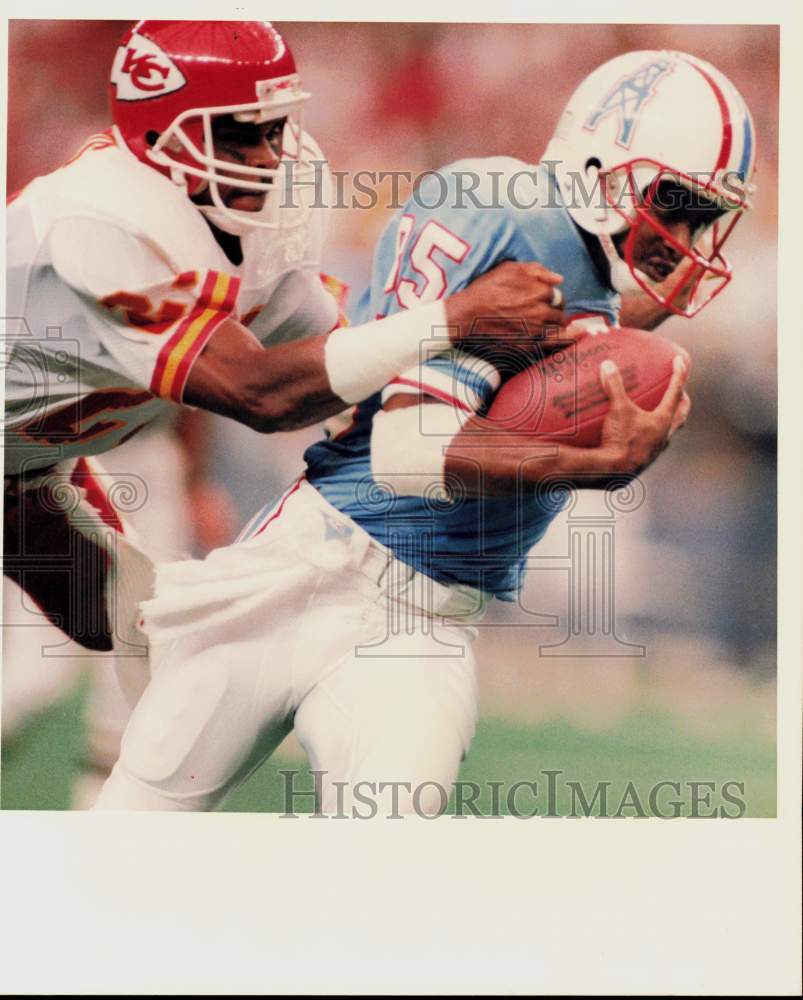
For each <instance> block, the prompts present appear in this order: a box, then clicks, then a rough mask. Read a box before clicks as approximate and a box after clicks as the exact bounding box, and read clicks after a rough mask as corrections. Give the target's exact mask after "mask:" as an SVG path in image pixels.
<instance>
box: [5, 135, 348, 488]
mask: <svg viewBox="0 0 803 1000" xmlns="http://www.w3.org/2000/svg"><path fill="white" fill-rule="evenodd" d="M305 139H306V142H307V144H309V145H312V148H313V149H316V150H317V147H315V146H314V144H312V140H310V139H309V138H308V137H305ZM322 159H323V157H322V156H321V157H320V160H321V161H322ZM313 204H314V206H317V205H319V204H320V200H318V201H315V202H314V203H313ZM327 212H328V209H326V208H322V207H312V208H310V209H309V210H308V211H307V212H306V213H305V215H304V221H303V223H302V224H301V225H297V226H294V227H287V228H286V229H285V230H282V231H276V230H267V229H261V228H254V229H252V230H250V231H249V232H248V233H247V234H246V235H245V236H243V237H242V240H241V245H242V254H243V260H242V263H241V264H239V265H234V264H232V263H231V261H230V260H229V259H228V258H227V257H226V255H225V254H224V252H223V250H222V249H221V248H220V246H219V245H218V243H217V241H216V240H215V238H214V237H213V235H212V232H211V230H210V228H209V226H208V225H207V223H206V221H205V220H204V218H203V216H202V215H201V213H200V212H199V211H198V209H197V208H196V207H195V206H194V205H193V203H192V202H191V201H190V200H189V198H188V197H187V195H186V194H185V193H184V191H183V190H182V189H181V188H179V187H178V186H177V185H175V184H174V183H173V182H172V181H171V180H169V179H168V178H166V177H164V176H162V175H161V174H159V173H158V172H157V171H155V170H153V169H151V168H150V167H148V166H146V165H145V164H143V163H141V162H140V161H139V160H137V159H136V157H134V156H133V155H132V154H131V153H130V152H129V151H128V150H127V149H126V147H125V146H124V144H123V143H122V141H121V140H118V139H116V138H115V135H114V134H113V133H112V132H110V133H101V134H99V135H97V136H93V137H92V138H91V139H90V140H89V141H88V142H87V143H86V144H85V145H84V147H83V148H82V150H80V151H79V153H78V154H77V155H76V156H75V157H73V159H72V160H71V161H69V162H68V163H67V164H66V165H65V166H63V167H61V168H60V169H58V170H56V171H55V172H54V173H52V174H48V175H47V176H44V177H40V178H37V179H36V180H34V181H33V182H32V183H31V184H29V185H28V186H27V187H26V188H25V189H23V191H22V192H21V193H20V194H19V195H18V196H17V197H16V198H15V199H14V200H13V201H12V203H11V204H10V206H9V209H8V214H7V218H8V265H7V266H8V274H7V296H8V298H7V308H6V315H7V316H9V317H13V318H12V319H7V320H6V321H5V323H6V330H5V355H6V356H5V361H6V416H5V450H6V472H7V473H17V472H20V471H22V470H23V469H25V470H29V471H30V470H34V469H41V468H46V467H48V466H51V465H53V464H55V463H56V462H58V461H61V460H62V459H66V458H73V457H77V456H81V455H92V454H98V453H100V452H104V451H108V450H109V449H110V448H113V447H115V446H116V445H118V444H120V443H122V442H123V441H124V440H126V439H127V438H129V437H130V436H131V435H132V434H134V433H135V432H136V431H137V430H139V429H140V428H141V427H143V426H144V425H145V424H147V423H149V422H150V421H151V420H153V419H154V418H155V417H157V416H158V415H159V414H160V413H161V412H163V410H164V409H165V407H167V406H168V403H169V402H175V403H181V402H182V396H183V392H184V387H185V385H186V382H187V377H188V375H189V372H190V369H191V367H192V365H193V363H194V361H195V360H196V359H197V357H198V356H199V355H200V353H201V351H202V350H203V348H204V346H205V345H206V343H207V342H208V341H209V338H210V337H211V336H212V335H213V334H214V332H215V330H216V329H217V328H218V327H219V326H220V324H221V323H222V322H223V321H225V320H226V319H228V318H229V317H232V318H234V319H237V320H239V321H240V322H242V323H245V324H246V325H249V326H250V327H251V329H252V331H253V332H254V334H255V335H256V336H257V337H258V338H259V340H260V341H261V342H262V343H264V344H275V343H281V342H284V341H287V340H292V339H298V338H301V337H304V336H310V335H316V334H321V333H325V332H327V331H328V330H331V329H332V328H333V327H334V326H336V325H337V322H338V306H337V303H336V301H335V298H334V296H333V294H330V291H334V289H332V288H331V284H330V288H329V290H327V288H326V287H325V286H324V284H323V283H322V282H321V280H320V276H319V260H320V255H321V250H322V246H323V240H324V235H325V228H326V222H327Z"/></svg>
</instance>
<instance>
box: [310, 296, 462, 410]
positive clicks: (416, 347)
mask: <svg viewBox="0 0 803 1000" xmlns="http://www.w3.org/2000/svg"><path fill="white" fill-rule="evenodd" d="M451 346H452V345H451V342H450V340H449V328H448V326H447V324H446V306H445V305H444V303H443V302H431V303H429V304H428V305H425V306H418V307H417V308H415V309H407V310H405V311H404V312H400V313H397V314H396V315H395V316H387V317H386V318H385V319H378V320H374V321H373V322H371V323H362V324H361V325H360V326H346V327H340V328H339V329H337V330H333V331H332V333H330V334H329V337H328V338H327V341H326V345H325V348H324V357H325V364H326V374H327V376H328V378H329V385H330V386H331V388H332V392H333V393H334V394H335V395H336V396H339V397H340V398H341V399H342V400H343V402H344V403H359V402H360V401H361V400H363V399H366V398H367V397H368V396H370V395H372V394H373V393H375V392H378V391H379V390H380V389H381V388H382V387H383V386H384V385H386V384H387V383H388V382H390V380H391V379H392V378H393V376H394V375H397V374H398V373H399V372H401V371H404V370H405V369H407V368H411V367H412V366H413V365H415V364H417V363H418V361H419V359H420V358H421V357H422V355H425V356H427V357H431V356H432V355H433V354H437V353H438V352H439V351H446V350H448V349H449V348H450V347H451Z"/></svg>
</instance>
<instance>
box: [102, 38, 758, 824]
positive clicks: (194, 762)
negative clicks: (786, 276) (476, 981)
mask: <svg viewBox="0 0 803 1000" xmlns="http://www.w3.org/2000/svg"><path fill="white" fill-rule="evenodd" d="M698 110H699V115H698V114H697V111H698ZM715 126H716V128H715ZM753 148H754V143H753V135H752V123H751V122H750V118H749V115H748V114H747V110H746V108H745V106H744V102H743V101H742V100H741V98H740V97H739V95H738V94H737V92H736V90H735V89H734V88H733V87H732V85H731V84H730V83H729V82H728V81H726V80H725V78H724V77H722V76H721V74H719V73H718V72H717V71H716V70H714V69H713V67H709V66H708V65H707V64H705V63H702V62H700V61H699V60H696V59H694V58H692V57H690V56H686V55H684V54H682V53H671V52H635V53H629V54H628V55H626V56H622V57H619V58H617V59H615V60H613V61H612V62H610V63H608V64H606V65H605V66H603V67H601V68H600V69H599V70H597V71H596V72H595V73H592V74H591V76H590V77H589V78H588V79H587V80H585V81H584V82H583V83H582V84H581V86H580V88H579V89H578V91H577V93H576V94H575V96H574V97H573V98H572V99H571V101H570V103H569V107H568V109H567V111H566V113H565V114H564V116H563V118H562V120H561V123H560V126H559V128H558V131H557V133H556V135H555V138H554V139H553V141H552V142H551V143H550V146H549V149H548V150H547V153H546V156H545V157H544V159H543V160H542V162H541V163H540V164H538V165H537V166H535V167H532V166H528V165H527V164H525V163H522V162H521V161H519V160H514V159H513V158H509V157H488V158H484V159H470V160H462V161H458V162H457V163H453V164H450V165H448V166H446V167H444V168H442V169H441V170H440V171H439V172H438V176H437V177H432V178H428V179H427V180H425V181H423V182H422V185H421V187H420V191H419V193H420V197H419V198H418V199H415V198H411V199H409V200H408V202H407V204H405V205H404V206H403V207H402V209H401V210H400V211H399V213H398V214H397V215H396V216H395V217H394V219H392V220H391V222H390V224H389V225H388V227H387V228H386V230H385V231H384V233H383V234H382V236H381V238H380V240H379V242H378V245H377V248H376V252H375V255H374V266H373V272H372V280H371V284H370V286H369V288H368V289H367V290H366V292H365V294H364V295H363V297H362V299H361V301H360V304H359V306H358V318H366V317H370V316H375V315H377V314H381V315H385V314H387V313H391V314H393V313H396V314H403V313H404V310H405V309H406V308H408V307H410V306H412V305H414V304H416V303H417V302H420V301H427V295H428V294H432V293H431V286H432V285H433V282H432V281H428V280H426V273H425V269H426V268H427V267H428V264H427V262H429V263H430V264H432V262H433V259H437V260H438V262H439V263H438V265H437V269H438V271H439V272H440V281H441V289H449V288H453V287H459V286H460V284H461V283H462V282H464V281H465V280H467V279H469V278H471V277H474V276H476V275H477V274H480V273H482V272H483V271H486V270H488V269H489V268H492V267H493V266H494V265H495V264H496V263H497V262H498V261H499V260H500V259H514V260H516V259H517V260H533V259H536V260H538V261H539V262H540V263H542V264H543V265H544V266H546V267H548V268H550V269H551V270H553V271H556V272H559V273H561V274H562V275H563V276H564V281H563V286H562V287H563V291H564V296H565V302H564V312H565V314H566V318H567V323H568V326H567V329H568V330H569V331H572V330H573V329H578V330H586V331H588V330H591V331H592V332H591V333H589V334H588V335H589V336H592V335H593V336H597V337H599V338H600V339H601V340H602V339H603V338H606V337H607V338H610V339H611V340H613V339H615V338H616V337H617V335H618V334H617V328H618V326H619V319H620V291H621V290H622V289H634V288H635V289H636V290H637V292H638V294H640V295H642V296H643V297H646V298H647V299H648V300H649V301H650V302H653V303H654V304H655V305H656V307H657V308H658V310H660V313H661V314H666V313H669V314H681V315H685V316H692V315H695V314H696V313H697V312H699V310H700V309H701V308H703V306H704V305H705V304H706V302H708V301H710V300H711V299H712V298H713V296H714V294H716V293H717V292H718V291H719V290H721V288H722V287H724V284H725V283H726V281H727V280H729V277H730V270H729V268H728V266H727V264H726V262H725V261H724V258H723V257H722V252H721V250H722V244H723V243H724V242H725V239H726V238H727V237H728V235H729V234H730V232H732V230H733V227H734V225H735V223H736V221H737V220H738V218H739V216H740V215H741V213H742V212H743V211H744V210H745V209H746V208H747V207H748V204H749V203H748V199H747V195H748V192H749V187H748V185H749V178H750V174H751V171H752V162H753ZM467 174H468V175H470V176H472V177H476V178H478V179H479V184H478V185H477V186H476V188H475V190H476V200H475V201H474V202H473V203H472V204H466V201H465V199H459V198H458V197H457V192H458V191H460V190H461V187H462V181H463V180H464V179H465V177H466V175H467ZM522 175H530V176H533V177H535V179H536V181H537V182H538V184H539V188H538V190H539V191H541V192H542V193H543V198H542V199H541V200H540V201H539V203H538V204H537V205H535V206H532V205H528V206H526V207H525V206H523V205H522V204H521V202H520V201H519V200H518V199H517V198H515V199H514V197H513V196H512V195H511V191H512V188H511V183H512V182H514V181H515V179H516V178H517V177H521V176H522ZM500 179H501V181H502V183H498V182H499V181H500ZM506 181H508V182H511V183H504V182H506ZM588 182H593V183H588ZM584 183H585V184H586V185H587V187H586V193H585V195H584V194H583V191H582V190H578V189H581V188H582V185H583V184H584ZM595 189H596V190H595ZM438 190H443V191H445V192H446V195H447V197H445V198H441V199H440V200H437V199H436V198H434V197H433V195H434V193H435V192H436V191H438ZM500 190H504V192H505V194H504V195H502V196H501V197H499V199H498V202H497V203H494V204H493V207H492V209H491V210H490V211H489V210H487V209H486V208H485V207H484V206H487V205H488V203H489V198H490V196H491V192H493V191H497V192H498V191H500ZM595 195H596V200H595ZM705 233H708V234H709V239H710V245H706V244H704V243H703V241H702V235H703V234H705ZM438 251H439V252H440V253H439V254H438ZM436 255H437V256H436ZM436 294H437V293H436ZM501 367H502V366H501V364H500V365H499V367H497V366H496V365H495V364H494V359H493V358H485V357H483V358H482V359H479V360H478V359H477V358H476V357H475V356H467V355H466V353H464V352H461V351H453V352H450V354H448V355H445V356H441V357H438V358H434V359H425V360H421V361H420V362H419V363H417V364H416V365H415V366H413V367H412V368H411V369H409V370H408V371H405V372H403V373H401V375H400V376H399V377H397V378H396V379H394V380H392V381H391V383H389V384H388V385H387V386H386V387H385V388H384V389H383V391H382V392H380V393H376V394H374V395H373V396H372V397H370V398H369V399H368V400H366V401H364V402H363V403H361V404H360V406H359V407H358V408H357V410H356V412H355V414H354V418H353V421H352V423H351V425H350V426H349V427H347V428H345V429H344V430H343V431H342V433H341V434H340V435H338V437H337V438H334V439H329V440H326V441H321V442H318V443H317V444H315V445H313V446H312V447H311V448H309V449H308V451H307V453H306V455H305V458H306V460H307V469H306V472H305V474H304V476H303V477H301V478H300V479H299V480H298V481H297V482H296V483H295V484H294V485H293V486H292V487H291V488H290V489H289V490H288V491H287V493H286V494H285V495H284V497H283V498H282V499H281V501H280V502H279V503H278V504H273V503H271V504H269V505H268V506H266V507H265V508H264V510H262V511H260V512H259V513H258V514H257V515H256V516H255V517H254V519H253V520H252V521H251V522H250V523H249V525H247V526H246V528H245V530H244V531H243V533H242V535H241V536H240V539H238V542H237V543H235V544H234V545H232V546H229V547H227V548H224V549H218V550H216V551H214V552H212V553H211V554H210V555H209V556H208V557H207V558H206V559H205V560H203V561H200V560H199V561H196V562H185V563H181V564H173V565H162V566H160V567H159V570H158V574H157V586H156V596H155V598H154V599H153V600H151V601H149V602H146V603H145V604H144V605H143V615H144V620H145V628H146V630H147V631H148V633H149V635H150V636H151V638H152V640H153V641H154V644H155V645H156V646H157V647H158V648H159V649H160V650H162V651H163V655H162V656H160V657H159V663H158V667H157V668H156V669H155V670H154V676H153V679H152V681H151V684H150V686H149V688H148V690H147V691H146V693H145V695H144V696H143V698H142V700H141V701H140V703H139V704H138V706H137V708H136V709H135V711H134V714H133V716H132V719H131V722H130V724H129V727H128V729H127V730H126V734H125V736H124V739H123V742H122V750H121V755H120V759H119V760H118V762H117V764H116V765H115V767H114V769H113V771H112V775H111V776H110V778H109V780H108V781H107V782H106V784H105V786H104V788H103V791H102V792H101V795H100V797H99V799H98V803H97V806H96V807H97V808H106V809H118V808H138V809H157V810H158V809H165V810H167V809H171V810H191V809H210V808H214V807H216V806H217V805H219V804H220V803H221V802H222V801H223V800H224V799H225V797H226V795H227V794H228V793H229V792H230V791H231V790H232V788H234V787H236V785H237V783H238V782H239V781H241V780H243V779H244V778H245V777H246V776H247V775H248V774H249V773H250V772H251V771H252V770H253V768H254V767H256V766H257V765H258V764H259V763H260V762H261V760H263V759H264V758H265V757H266V756H267V755H268V754H269V753H270V752H271V751H272V749H273V748H274V747H275V746H277V745H278V743H279V742H280V741H281V739H283V738H284V736H285V735H286V733H287V732H288V731H289V730H290V729H291V728H294V729H295V732H296V734H297V736H298V738H299V740H300V741H301V743H302V745H303V747H304V748H305V750H306V751H307V753H308V756H309V759H310V762H311V764H312V767H313V769H314V770H315V771H316V772H317V773H318V774H319V775H321V776H322V779H321V807H322V809H323V810H324V811H325V812H334V813H337V812H339V811H340V809H341V806H342V803H343V802H344V801H346V803H347V804H346V810H348V809H349V808H352V809H358V808H359V807H360V806H361V805H362V804H364V803H363V801H362V799H361V798H360V796H362V794H363V792H365V791H366V786H370V788H371V790H372V792H374V793H377V799H375V800H374V802H375V803H376V802H377V800H378V799H379V798H381V795H382V792H383V789H385V790H387V788H388V787H390V786H391V785H393V784H394V783H395V784H396V785H402V786H403V787H404V788H405V790H406V795H404V796H403V802H402V801H396V800H391V801H388V797H387V796H386V797H385V798H384V799H383V800H382V802H381V805H380V809H381V810H383V814H385V815H387V814H388V812H387V810H388V809H391V810H393V811H394V812H395V811H397V810H398V811H400V812H410V811H416V810H417V809H418V808H419V807H420V806H421V801H422V800H421V798H420V796H419V801H418V803H417V802H416V790H417V791H418V792H420V791H421V790H422V789H424V790H425V800H424V802H425V804H424V806H423V811H424V812H431V811H438V809H440V808H442V807H443V805H444V804H445V799H446V797H447V796H448V788H449V786H450V784H451V782H452V781H453V780H454V778H455V776H456V775H457V773H458V768H459V765H460V760H461V757H462V755H464V754H465V753H466V752H467V750H468V748H469V746H470V743H471V739H472V735H473V729H474V722H475V718H476V715H477V705H478V700H477V685H476V678H475V673H474V660H473V653H472V651H471V642H472V635H471V628H470V624H471V623H472V622H476V621H478V620H480V619H481V617H482V615H483V613H484V611H485V608H486V606H487V603H488V601H489V600H490V598H491V597H496V598H499V599H501V600H508V601H515V600H516V599H517V598H518V596H519V593H520V588H521V585H522V581H523V577H524V573H525V569H526V562H527V560H526V553H527V552H528V550H529V549H530V548H531V547H532V546H534V545H536V544H538V542H539V540H540V539H541V537H543V534H544V532H545V530H546V527H547V525H548V524H549V522H550V521H551V520H552V519H553V518H554V517H555V516H556V514H557V511H558V509H559V508H560V506H561V505H562V502H563V499H565V492H564V491H563V487H564V486H569V487H575V488H584V487H588V486H600V485H605V486H608V485H610V484H611V481H612V480H613V481H616V480H617V478H618V477H619V476H625V477H630V476H633V475H637V474H639V473H640V472H641V471H642V469H644V468H646V467H647V466H648V465H649V464H650V463H651V462H652V461H653V460H654V459H655V458H656V456H657V455H658V454H659V453H660V451H661V450H662V449H663V447H665V446H666V443H667V442H668V440H669V437H670V436H671V434H672V433H673V431H674V430H676V429H677V428H678V427H679V426H681V425H682V424H683V422H684V420H685V418H686V416H687V414H688V412H689V400H688V397H687V396H686V395H685V392H684V384H685V381H686V378H687V375H688V366H687V363H686V362H685V361H684V360H683V359H682V358H677V359H675V361H674V375H673V377H672V380H671V383H670V385H669V388H668V389H667V392H666V394H665V396H664V399H663V400H662V402H661V403H660V404H659V406H658V407H656V408H655V410H653V411H651V412H649V413H647V412H645V411H644V410H642V409H641V408H640V407H638V406H637V405H636V404H635V403H634V402H633V401H632V400H631V399H630V398H629V397H628V395H627V392H626V390H625V386H624V382H623V378H622V373H617V372H616V371H615V366H613V367H614V371H605V372H604V373H602V374H601V382H602V385H603V387H604V388H605V390H606V391H607V392H608V395H609V397H610V398H611V400H612V405H611V409H610V411H609V414H608V416H607V418H606V422H605V426H604V427H603V431H602V443H601V445H600V446H599V447H597V448H588V449H582V448H577V447H574V446H572V445H569V444H566V443H563V442H561V443H559V444H554V445H552V444H550V448H549V449H543V451H542V452H537V451H536V449H538V443H537V437H534V436H533V435H527V434H517V433H515V432H510V431H507V430H505V429H504V428H500V426H499V424H495V423H493V422H492V421H487V420H486V419H485V418H484V416H483V413H484V411H485V409H486V407H487V406H488V405H489V403H490V401H491V400H492V398H493V396H494V394H495V392H496V391H497V390H498V388H499V386H500V384H501V382H502V380H503V374H504V373H503V372H502V371H501V370H500V368H501ZM569 394H570V393H569ZM626 426H627V427H628V428H629V429H628V430H627V432H626V438H627V443H628V447H621V445H622V444H623V442H622V441H621V439H620V438H619V435H621V434H622V430H623V428H624V427H626ZM489 433H490V434H491V435H492V436H491V437H489V436H488V435H489ZM614 438H615V439H616V441H615V442H614ZM547 451H548V454H547ZM556 480H557V481H558V482H559V484H560V488H558V489H556V492H558V493H560V494H561V496H562V498H563V499H562V500H561V502H560V503H558V504H553V503H548V502H546V501H545V498H544V495H543V492H541V491H543V490H544V489H548V488H549V486H550V484H551V485H552V486H555V485H556ZM619 483H620V484H621V479H619ZM539 493H540V495H539ZM224 595H225V597H224ZM165 720H169V724H165ZM433 787H434V788H436V789H437V790H438V791H437V792H433ZM441 792H443V794H442V795H441V794H440V793H441ZM351 814H352V815H359V814H360V813H359V812H355V811H352V813H351ZM374 814H376V813H374ZM346 815H348V811H347V812H346Z"/></svg>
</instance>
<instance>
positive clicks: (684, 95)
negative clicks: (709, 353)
mask: <svg viewBox="0 0 803 1000" xmlns="http://www.w3.org/2000/svg"><path fill="white" fill-rule="evenodd" d="M755 147H756V144H755V130H754V126H753V122H752V118H751V116H750V111H749V110H748V108H747V105H746V104H745V101H744V99H743V98H742V96H741V95H740V94H739V92H738V91H737V89H736V88H735V87H734V86H733V84H732V83H731V82H730V80H728V79H727V77H725V76H724V75H723V74H722V73H721V72H720V71H719V70H718V69H716V67H714V66H712V65H711V64H710V63H707V62H705V61H703V60H702V59H698V58H697V57H695V56H692V55H689V54H687V53H684V52H662V51H652V52H650V51H647V52H641V51H639V52H628V53H625V54H624V55H621V56H618V57H616V58H615V59H611V60H610V61H608V62H606V63H605V64H604V65H602V66H600V67H599V68H598V69H596V70H594V72H593V73H591V74H590V75H589V76H587V77H586V78H585V79H584V80H583V82H582V83H581V84H580V86H579V87H578V88H577V89H576V90H575V92H574V94H572V97H571V98H570V100H569V103H568V104H567V106H566V109H565V110H564V112H563V115H562V117H561V119H560V121H559V123H558V126H557V128H556V130H555V133H554V135H553V137H552V139H551V141H550V143H549V145H548V146H547V149H546V152H545V154H544V157H543V159H544V161H545V162H546V163H549V164H552V165H553V168H554V172H555V177H556V178H557V181H558V184H559V187H560V191H561V196H562V199H563V202H564V204H565V205H566V207H567V208H568V210H569V212H570V213H571V216H572V218H573V219H574V221H575V223H576V224H577V226H578V227H580V230H581V232H583V233H584V234H587V235H588V236H592V237H595V239H593V240H587V242H588V243H589V244H590V245H591V246H592V247H593V248H594V250H595V251H597V248H598V250H599V252H601V254H602V255H603V256H604V260H605V262H606V264H607V269H608V273H609V276H610V281H611V284H612V285H613V287H614V288H615V289H616V290H617V291H619V292H622V293H623V306H622V323H623V325H625V326H638V327H651V326H655V325H657V323H658V322H660V321H661V320H662V319H664V318H666V317H667V316H669V315H672V314H675V315H680V316H686V317H691V316H695V315H696V314H697V313H698V312H699V311H700V310H701V309H702V308H703V307H704V306H705V305H706V304H707V303H708V302H710V301H711V300H712V299H713V298H714V296H716V295H718V294H719V293H720V292H721V291H722V289H723V288H724V287H725V286H726V285H727V284H728V282H729V281H730V280H731V276H732V275H731V269H730V266H729V265H728V262H727V260H726V259H725V257H724V256H723V253H722V248H723V245H724V244H725V241H726V240H727V239H728V237H729V236H730V234H731V232H732V231H733V228H734V226H735V225H736V223H737V221H738V220H739V218H740V216H741V214H742V213H743V212H744V211H745V209H747V208H749V207H750V195H751V193H752V191H753V185H752V183H751V177H752V174H753V169H754V165H755Z"/></svg>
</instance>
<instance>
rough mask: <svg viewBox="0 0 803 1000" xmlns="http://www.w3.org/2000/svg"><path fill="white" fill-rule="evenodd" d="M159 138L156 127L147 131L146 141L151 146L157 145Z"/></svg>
mask: <svg viewBox="0 0 803 1000" xmlns="http://www.w3.org/2000/svg"><path fill="white" fill-rule="evenodd" d="M158 140H159V133H158V132H156V131H154V129H149V130H148V131H147V132H146V133H145V142H147V144H148V145H149V146H155V145H156V143H157V142H158Z"/></svg>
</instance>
